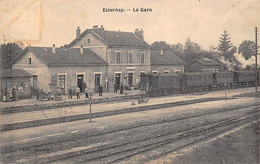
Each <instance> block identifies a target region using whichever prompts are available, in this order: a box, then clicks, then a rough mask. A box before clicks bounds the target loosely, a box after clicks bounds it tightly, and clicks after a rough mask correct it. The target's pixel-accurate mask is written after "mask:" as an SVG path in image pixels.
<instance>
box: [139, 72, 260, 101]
mask: <svg viewBox="0 0 260 164" xmlns="http://www.w3.org/2000/svg"><path fill="white" fill-rule="evenodd" d="M257 73H258V76H257V77H258V78H259V71H258V72H257ZM255 76H256V75H255V72H254V71H229V72H190V73H174V74H143V75H140V90H141V92H146V93H147V94H149V96H158V95H161V96H163V95H169V94H174V93H189V92H196V91H205V90H214V89H215V90H216V89H223V88H235V87H245V86H255ZM258 81H259V80H258Z"/></svg>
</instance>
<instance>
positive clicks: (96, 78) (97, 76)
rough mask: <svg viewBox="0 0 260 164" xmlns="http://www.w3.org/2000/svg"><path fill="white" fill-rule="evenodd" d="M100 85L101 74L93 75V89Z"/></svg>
mask: <svg viewBox="0 0 260 164" xmlns="http://www.w3.org/2000/svg"><path fill="white" fill-rule="evenodd" d="M99 84H101V74H95V88H97V87H98V86H99Z"/></svg>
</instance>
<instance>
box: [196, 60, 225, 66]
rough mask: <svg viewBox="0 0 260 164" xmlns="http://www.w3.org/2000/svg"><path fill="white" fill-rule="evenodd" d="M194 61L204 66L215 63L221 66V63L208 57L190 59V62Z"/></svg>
mask: <svg viewBox="0 0 260 164" xmlns="http://www.w3.org/2000/svg"><path fill="white" fill-rule="evenodd" d="M194 62H198V63H200V64H201V65H204V66H215V65H217V66H221V65H222V64H221V63H219V62H217V61H214V60H212V59H209V58H201V59H196V60H194V61H192V62H191V63H194Z"/></svg>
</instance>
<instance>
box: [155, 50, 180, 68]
mask: <svg viewBox="0 0 260 164" xmlns="http://www.w3.org/2000/svg"><path fill="white" fill-rule="evenodd" d="M150 54H151V57H150V58H151V65H185V62H184V61H183V60H182V59H180V58H179V57H178V56H176V55H175V54H174V53H172V52H170V51H158V50H151V53H150Z"/></svg>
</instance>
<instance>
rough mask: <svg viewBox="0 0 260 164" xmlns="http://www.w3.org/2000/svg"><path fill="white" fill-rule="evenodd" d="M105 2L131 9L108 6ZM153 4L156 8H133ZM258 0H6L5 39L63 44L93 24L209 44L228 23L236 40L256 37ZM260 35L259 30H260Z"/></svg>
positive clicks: (2, 4)
mask: <svg viewBox="0 0 260 164" xmlns="http://www.w3.org/2000/svg"><path fill="white" fill-rule="evenodd" d="M103 8H112V9H114V8H115V9H116V8H119V9H124V10H127V9H130V11H125V12H123V13H120V12H103ZM133 8H139V9H140V8H151V9H152V12H146V13H144V12H140V11H139V12H133V11H132V9H133ZM259 11H260V1H259V0H160V1H159V0H124V1H123V0H1V1H0V22H1V23H0V41H1V43H3V42H13V41H19V40H20V41H22V42H24V43H25V44H31V45H32V46H52V44H53V43H54V44H56V45H57V46H61V45H64V44H68V43H70V42H71V41H72V40H73V39H74V38H75V35H76V34H75V33H76V28H77V26H79V27H80V28H81V31H84V30H85V29H87V28H92V26H93V25H99V26H100V25H103V26H104V27H105V29H107V30H112V31H118V30H120V31H128V32H133V31H134V29H135V28H143V30H144V38H145V41H147V42H148V43H149V44H151V43H153V42H154V41H166V42H167V43H171V44H175V43H184V42H185V40H186V39H187V37H190V39H191V40H192V41H194V42H197V43H198V44H199V45H200V46H202V47H203V48H205V49H208V48H209V47H210V46H211V45H213V46H217V45H218V41H219V37H220V35H221V33H222V32H223V31H224V29H226V30H227V31H228V32H229V33H230V34H231V35H230V36H231V39H232V42H233V44H234V45H236V46H238V44H240V43H241V42H242V41H243V40H254V39H255V33H254V32H255V29H254V28H255V27H256V26H258V27H259V25H260V14H259ZM258 36H259V35H258Z"/></svg>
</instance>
